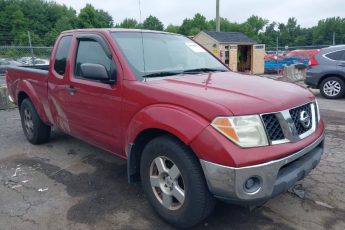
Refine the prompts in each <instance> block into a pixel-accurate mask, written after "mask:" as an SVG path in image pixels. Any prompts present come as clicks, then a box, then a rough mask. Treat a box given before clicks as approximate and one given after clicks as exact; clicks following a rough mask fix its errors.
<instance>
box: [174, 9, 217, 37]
mask: <svg viewBox="0 0 345 230" xmlns="http://www.w3.org/2000/svg"><path fill="white" fill-rule="evenodd" d="M210 29H211V28H210V23H209V22H208V21H207V20H206V18H205V16H203V15H201V14H199V13H197V14H195V15H194V17H193V18H192V19H189V18H186V19H185V20H183V22H182V25H181V26H180V30H179V32H180V33H181V34H184V35H187V36H194V35H196V34H197V33H199V32H200V31H202V30H210Z"/></svg>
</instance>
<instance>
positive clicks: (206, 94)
mask: <svg viewBox="0 0 345 230" xmlns="http://www.w3.org/2000/svg"><path fill="white" fill-rule="evenodd" d="M148 84H150V85H151V86H154V87H159V88H163V89H165V90H169V91H172V92H173V91H175V92H178V93H179V94H185V95H186V97H187V98H186V100H188V96H192V97H194V98H195V97H197V98H199V99H200V100H209V101H211V102H214V103H217V104H219V105H222V106H224V107H226V108H227V109H228V110H229V111H230V112H231V113H232V114H233V115H246V114H258V113H270V112H277V111H281V110H285V109H289V108H293V107H296V106H298V105H302V104H304V103H308V102H310V101H312V100H314V98H315V97H314V95H313V94H312V93H311V92H310V91H309V90H307V89H305V88H303V87H301V86H298V85H296V84H292V83H286V82H281V81H277V80H272V79H267V78H264V77H257V76H252V75H244V74H239V73H234V72H217V73H206V74H198V75H180V76H175V77H173V78H171V77H167V78H160V79H150V80H149V81H148ZM195 106H198V105H195ZM224 115H225V114H224Z"/></svg>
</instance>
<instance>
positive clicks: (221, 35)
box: [203, 31, 256, 45]
mask: <svg viewBox="0 0 345 230" xmlns="http://www.w3.org/2000/svg"><path fill="white" fill-rule="evenodd" d="M203 32H204V33H206V34H207V35H209V36H210V37H212V38H213V39H215V40H217V41H218V42H219V43H229V44H250V45H252V44H256V42H255V41H254V40H253V39H251V38H249V37H247V36H246V35H245V34H243V33H241V32H215V31H203Z"/></svg>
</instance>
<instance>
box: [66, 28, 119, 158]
mask: <svg viewBox="0 0 345 230" xmlns="http://www.w3.org/2000/svg"><path fill="white" fill-rule="evenodd" d="M76 42H77V45H76V46H75V51H74V54H75V56H74V60H72V68H71V72H70V75H69V76H70V77H69V81H68V83H67V85H66V88H67V90H68V92H69V98H68V104H69V122H70V123H71V127H73V130H71V133H72V135H74V136H76V137H79V138H80V139H83V140H86V141H87V142H90V143H92V144H94V145H97V146H99V147H100V148H103V149H105V150H108V151H111V152H114V153H117V154H121V153H120V149H121V148H120V147H121V144H120V143H121V140H120V139H121V135H120V134H121V111H122V99H121V79H122V71H120V69H119V68H117V66H120V65H119V63H116V62H117V60H115V58H114V56H115V55H112V53H111V50H110V49H109V45H108V43H107V42H106V40H105V39H103V37H102V36H100V35H97V34H94V35H90V36H89V35H87V36H82V37H81V38H78V37H77V38H76ZM84 63H88V64H99V65H103V66H104V67H105V69H106V70H107V72H108V74H109V77H110V78H111V77H115V76H116V79H117V80H116V82H115V83H109V82H102V81H98V80H91V79H87V78H85V77H83V74H82V71H81V65H82V64H84ZM114 74H115V76H114Z"/></svg>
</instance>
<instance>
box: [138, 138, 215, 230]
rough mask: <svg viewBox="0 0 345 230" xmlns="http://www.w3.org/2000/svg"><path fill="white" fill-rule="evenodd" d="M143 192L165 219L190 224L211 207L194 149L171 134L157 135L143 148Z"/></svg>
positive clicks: (212, 199) (202, 217)
mask: <svg viewBox="0 0 345 230" xmlns="http://www.w3.org/2000/svg"><path fill="white" fill-rule="evenodd" d="M140 173H141V180H142V186H143V189H144V192H145V193H146V196H147V198H148V200H149V202H150V204H151V205H152V206H153V208H154V210H155V211H156V212H157V213H158V214H159V215H160V216H161V217H162V218H163V219H164V220H165V221H167V222H168V223H170V224H172V225H174V226H176V227H178V228H187V227H191V226H193V225H195V224H197V223H199V222H200V221H202V220H203V219H204V218H206V217H207V216H208V215H209V214H210V213H211V212H212V211H213V209H214V204H215V201H214V198H213V196H212V195H211V194H210V192H209V190H208V188H207V184H206V181H205V178H204V174H203V172H202V169H201V166H200V163H199V162H198V160H197V158H196V157H195V155H194V153H193V152H192V151H191V150H190V149H189V148H188V147H187V146H185V145H184V144H183V143H181V142H180V141H178V140H177V139H175V138H173V137H171V136H161V137H158V138H155V139H153V140H152V141H150V142H149V143H148V144H147V145H146V147H145V148H144V151H143V155H142V159H141V165H140Z"/></svg>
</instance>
